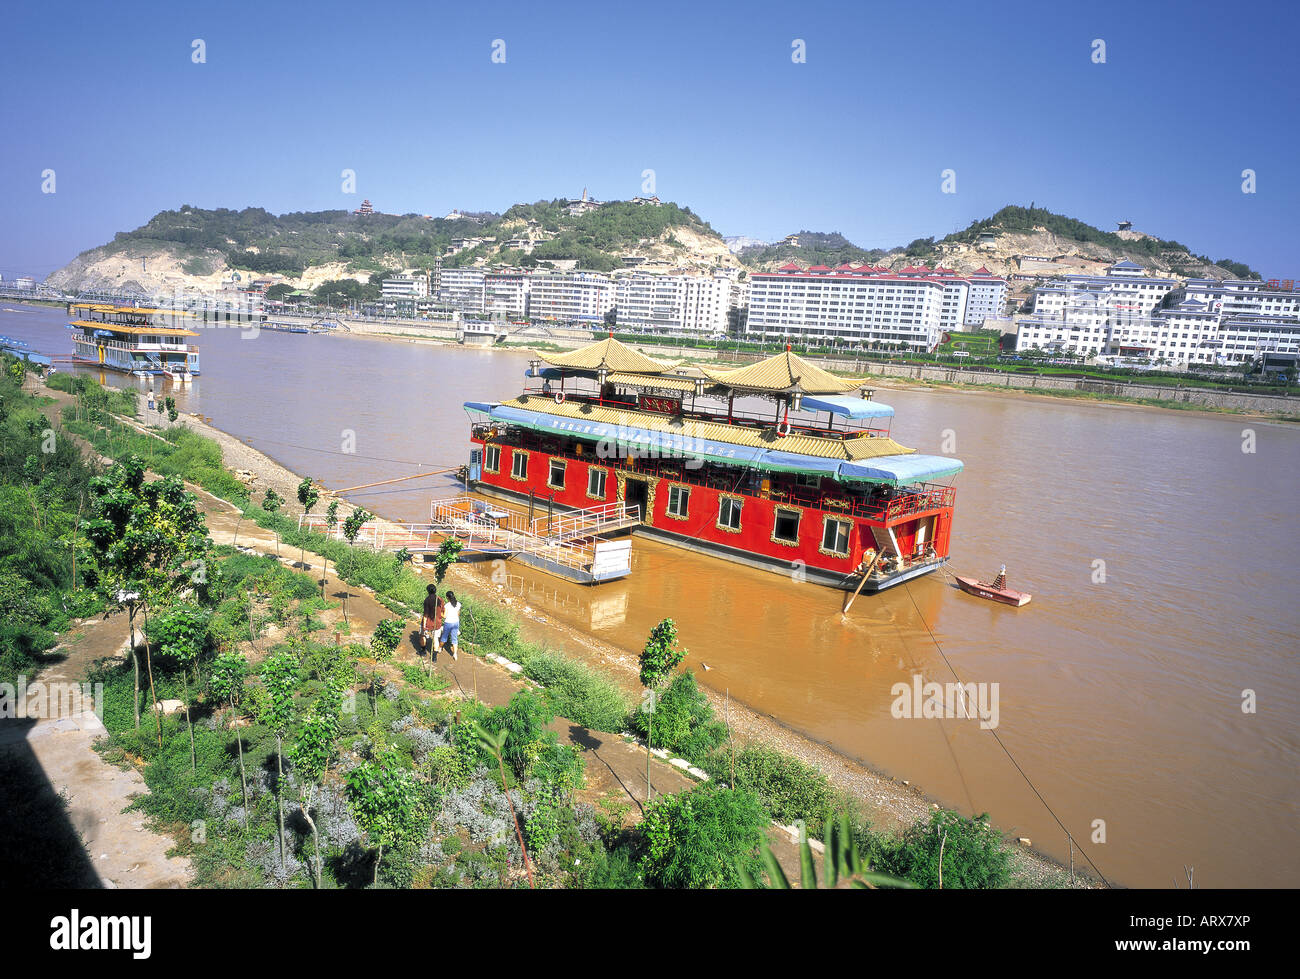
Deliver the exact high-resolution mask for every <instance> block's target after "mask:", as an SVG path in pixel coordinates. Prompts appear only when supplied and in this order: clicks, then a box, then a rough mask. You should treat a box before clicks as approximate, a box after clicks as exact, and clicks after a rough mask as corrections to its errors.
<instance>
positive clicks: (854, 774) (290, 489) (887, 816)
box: [178, 416, 1094, 887]
mask: <svg viewBox="0 0 1300 979" xmlns="http://www.w3.org/2000/svg"><path fill="white" fill-rule="evenodd" d="M178 424H182V425H184V426H186V427H187V428H190V429H191V430H192V431H194V432H195V433H196V434H199V435H202V436H204V437H206V438H209V439H211V440H213V441H214V442H216V443H217V445H218V446H219V447H220V448H221V450H222V456H223V460H224V463H225V465H226V467H227V468H228V469H231V470H244V471H246V472H249V473H252V474H254V475H255V477H256V478H255V480H254V481H253V482H252V483H251V489H252V491H253V492H254V493H256V494H257V495H259V496H260V495H261V494H262V493H263V492H265V490H266V489H267V488H271V489H274V490H275V492H276V493H277V494H279V495H280V496H282V497H284V498H285V499H287V500H289V501H292V500H294V499H295V496H296V492H297V486H298V484H299V483H300V482H301V481H302V478H303V477H302V476H301V475H300V474H298V473H295V472H293V471H291V470H290V469H288V468H287V467H286V466H284V465H282V464H281V463H279V462H277V461H276V460H275V459H274V458H272V457H271V456H269V455H267V454H266V453H263V452H261V451H260V450H258V449H256V448H254V447H253V446H251V445H249V444H248V443H246V442H244V441H243V440H241V439H239V438H237V437H235V436H233V435H231V434H229V433H227V432H225V431H222V430H221V429H219V428H217V427H216V426H214V425H212V424H209V423H208V422H207V421H205V420H203V419H201V418H197V417H193V416H182V417H181V419H180V420H179V421H178ZM352 508H353V504H350V503H348V502H346V501H344V502H343V503H342V505H341V509H342V510H343V511H344V512H345V513H346V512H348V511H349V510H350V509H352ZM367 508H368V509H374V510H375V512H376V514H377V516H378V517H380V518H384V514H383V513H382V512H381V511H382V507H379V508H372V507H369V506H368V507H367ZM447 583H448V584H449V585H451V586H452V587H453V588H455V589H456V590H457V591H461V592H463V593H466V594H469V595H471V596H473V597H474V598H476V599H478V600H479V601H486V602H491V603H492V604H495V605H497V606H499V607H500V608H501V609H502V611H504V612H505V613H506V614H507V615H509V616H511V617H512V618H514V619H515V620H516V621H517V623H518V624H519V627H520V634H521V636H522V637H523V638H524V639H525V640H527V641H531V642H536V643H544V644H547V645H548V646H550V647H552V648H555V649H557V650H558V651H560V652H562V653H564V654H566V655H569V656H571V657H573V658H575V659H578V660H580V661H582V662H584V663H586V664H588V665H589V666H592V667H595V668H596V669H598V670H601V671H602V672H605V673H606V674H607V675H610V676H611V678H613V679H615V680H616V681H617V682H618V683H619V684H620V685H621V686H623V687H624V688H625V689H626V690H628V691H635V690H637V689H638V687H637V679H636V677H637V671H638V654H637V651H635V650H631V649H626V648H623V647H620V646H618V645H615V644H612V643H609V642H607V641H604V640H602V639H600V638H598V637H596V636H593V635H591V634H589V633H587V632H585V631H583V630H581V629H578V628H576V627H574V626H573V625H571V624H569V623H567V622H564V621H562V620H560V619H558V618H555V617H553V616H548V615H545V614H543V613H541V612H540V611H538V610H535V609H533V608H532V607H530V606H529V605H528V604H527V603H526V602H525V601H524V600H523V599H521V598H518V597H515V596H513V595H511V594H510V593H509V592H507V591H506V590H505V589H503V588H502V587H501V586H499V585H497V586H495V587H494V586H492V585H491V584H490V583H486V582H485V579H484V578H482V577H481V576H480V575H478V574H476V573H475V572H474V571H472V570H470V569H469V568H467V567H466V566H463V565H453V566H452V568H451V569H450V571H449V573H448V576H447ZM707 657H708V652H707V651H706V650H705V651H701V650H696V652H695V655H694V656H693V657H692V659H690V660H688V661H687V666H688V668H693V669H696V670H697V671H698V670H699V668H700V663H701V661H707ZM702 689H703V690H704V691H705V693H706V695H707V696H708V697H709V700H710V702H711V703H712V705H713V708H714V710H715V712H716V714H717V716H718V717H719V718H726V719H727V720H728V722H729V724H730V727H731V729H732V732H733V737H734V738H735V739H736V741H737V744H738V746H743V745H744V744H747V743H753V744H761V745H764V746H767V747H771V748H775V749H777V750H779V751H781V752H783V753H785V754H787V755H790V756H792V757H794V758H797V759H798V760H800V761H802V762H804V763H806V764H808V765H811V766H812V767H814V768H816V769H817V770H818V771H820V772H822V773H823V774H824V775H826V776H827V778H828V779H829V780H830V782H831V784H832V785H833V786H834V787H835V788H836V789H838V790H840V791H842V792H844V793H846V794H847V795H849V796H851V797H852V798H854V799H856V800H857V801H858V802H859V803H860V804H861V805H862V806H863V808H864V812H865V813H866V815H867V816H868V817H869V819H870V821H871V823H872V825H873V826H874V827H875V828H877V829H880V830H886V831H888V830H895V829H902V828H904V827H906V826H908V825H910V824H912V823H914V822H916V821H917V820H918V819H924V818H927V817H928V815H929V813H931V812H933V811H935V810H936V809H938V808H939V803H938V802H937V801H935V800H934V799H931V798H930V797H928V796H927V795H926V794H925V793H924V791H923V790H922V788H921V787H920V786H917V785H912V784H910V783H909V781H905V780H901V779H898V778H894V777H891V776H889V775H887V774H885V773H883V772H881V771H879V770H876V769H874V768H873V767H871V765H870V764H868V763H865V762H863V761H861V760H858V759H854V758H851V757H848V756H847V755H844V754H842V753H840V752H838V751H836V750H835V749H834V748H832V747H830V746H829V745H827V744H824V743H822V742H820V741H818V740H816V739H813V738H810V737H808V736H807V735H805V734H803V733H801V732H798V731H796V730H794V729H792V728H791V727H789V726H788V725H786V724H784V723H782V721H781V720H780V719H779V718H777V717H774V716H772V715H771V714H766V713H763V712H761V711H758V710H755V709H753V708H751V707H750V706H749V705H747V704H745V703H742V702H740V701H738V700H736V699H732V698H729V697H727V696H719V695H718V694H717V693H716V692H715V691H712V690H709V689H708V688H707V687H702ZM1012 852H1013V854H1014V862H1015V869H1014V877H1013V879H1014V883H1015V886H1020V887H1062V886H1069V874H1068V871H1067V870H1066V869H1065V868H1064V867H1062V866H1061V865H1060V864H1059V863H1058V862H1056V861H1054V860H1052V859H1051V858H1050V857H1048V856H1046V855H1044V854H1041V853H1039V852H1037V851H1035V850H1033V849H1032V848H1031V847H1030V846H1027V845H1023V844H1014V845H1012ZM1075 878H1076V886H1094V885H1093V882H1091V881H1089V880H1088V879H1087V878H1086V877H1085V876H1084V875H1083V874H1081V873H1080V872H1079V871H1078V869H1077V868H1076V872H1075Z"/></svg>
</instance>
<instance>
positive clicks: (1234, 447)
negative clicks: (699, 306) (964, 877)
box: [0, 311, 1300, 886]
mask: <svg viewBox="0 0 1300 979" xmlns="http://www.w3.org/2000/svg"><path fill="white" fill-rule="evenodd" d="M63 320H64V317H63V316H62V314H61V313H59V312H57V311H39V312H36V313H32V314H24V315H22V316H17V315H9V316H4V317H3V319H2V320H0V322H3V326H2V327H0V332H4V333H8V334H9V335H16V336H20V337H22V338H23V339H29V340H30V339H31V338H32V337H39V338H40V340H41V343H44V344H45V345H46V346H55V347H59V345H62V347H59V349H58V350H57V351H55V352H63V353H66V352H67V350H66V348H67V347H70V344H69V343H68V342H67V339H66V333H63V332H62V331H61V325H62V323H63ZM24 329H28V333H29V334H30V335H24V333H23V332H22V331H23V330H24ZM199 342H200V344H201V345H202V347H203V367H204V374H203V376H202V377H201V378H199V379H198V381H197V382H196V383H195V385H194V387H193V388H192V389H191V390H182V391H176V392H170V393H172V394H173V395H174V396H175V397H176V400H177V403H178V406H179V407H180V408H181V409H182V410H187V411H198V412H201V413H202V414H204V415H209V416H211V417H212V419H213V422H214V423H215V424H216V425H218V426H219V427H221V428H224V429H226V430H227V431H230V432H232V433H234V434H236V435H239V436H240V437H242V438H245V439H247V440H248V441H249V442H250V443H251V444H253V445H255V446H257V447H258V448H260V449H262V450H263V451H265V452H266V453H267V454H269V455H271V456H273V457H274V458H276V459H277V460H279V461H280V462H282V463H284V464H285V465H287V466H289V467H290V468H291V469H293V470H295V471H297V472H300V473H304V474H310V475H312V476H314V477H317V478H319V479H321V480H322V481H323V482H324V483H325V484H326V485H329V486H334V487H341V486H350V485H356V484H360V483H366V482H370V481H373V480H380V479H386V478H391V477H394V476H404V475H409V474H411V473H414V472H418V471H420V469H421V468H425V469H436V468H442V467H446V466H454V465H457V464H459V463H461V462H463V461H465V459H466V457H467V450H468V422H467V419H466V417H465V415H464V413H463V411H462V409H461V407H460V405H461V402H463V401H465V400H490V399H493V398H500V397H506V396H509V395H512V394H513V393H515V392H516V391H517V389H518V388H519V385H520V383H521V381H522V373H523V370H524V368H525V366H526V361H527V357H526V355H524V354H522V353H517V352H489V351H482V350H465V349H460V348H442V347H431V346H419V345H414V344H408V343H394V342H384V341H378V340H360V339H345V338H340V337H327V336H316V337H314V336H300V335H292V334H275V333H263V334H261V335H260V336H259V337H258V339H257V340H255V341H241V340H240V339H239V334H238V333H236V332H234V331H215V332H213V333H211V334H208V335H204V336H201V337H200V338H199ZM33 346H35V347H36V348H37V349H40V350H41V352H51V351H49V350H47V349H42V348H41V346H40V345H39V344H37V343H34V344H33ZM113 380H114V382H115V383H137V382H131V381H123V380H122V379H120V378H114V379H113ZM145 383H147V382H145ZM878 398H879V399H880V400H883V401H886V402H888V403H891V404H893V405H895V407H896V408H897V409H898V417H897V419H896V421H895V424H894V428H893V434H894V437H895V438H897V439H898V440H899V441H901V442H903V443H904V444H907V445H913V446H916V447H917V448H918V449H920V450H921V451H931V452H933V451H937V449H938V445H939V441H940V437H941V434H940V433H942V432H943V431H944V430H945V429H952V430H953V432H954V433H955V435H956V441H957V445H956V449H955V451H954V452H953V453H952V454H954V455H956V456H958V457H960V458H961V459H963V460H964V461H965V463H966V471H965V473H963V474H962V475H961V476H960V477H959V478H958V480H957V483H956V485H957V488H958V493H957V516H956V525H955V528H954V538H953V561H952V564H953V568H954V569H955V570H958V571H961V572H963V573H978V574H992V573H993V572H994V571H996V569H997V566H998V565H999V564H1001V563H1003V562H1005V563H1006V564H1007V567H1008V571H1009V575H1010V584H1011V586H1012V587H1015V588H1021V589H1023V590H1026V591H1031V592H1033V593H1034V601H1033V603H1032V604H1031V605H1029V606H1026V607H1025V608H1023V609H1013V608H1007V607H1004V606H999V605H994V604H991V603H987V602H982V601H980V600H979V599H976V598H972V597H971V596H968V595H964V594H962V593H960V592H959V591H957V590H956V588H955V587H953V586H952V583H951V581H950V580H949V579H948V578H946V577H943V576H939V575H932V576H930V577H929V578H926V579H922V580H919V581H915V582H912V583H909V584H908V585H907V586H905V587H898V588H895V589H892V590H890V591H887V592H885V593H884V594H882V595H879V596H875V597H872V596H867V595H864V596H862V597H860V598H859V599H858V600H857V602H856V603H855V604H854V606H853V609H852V611H851V613H850V614H849V615H848V616H847V617H844V616H841V615H840V612H839V609H840V606H841V604H842V599H843V596H842V595H841V594H839V593H836V592H832V591H830V590H828V589H824V588H820V587H817V586H813V585H807V584H796V583H794V582H793V581H791V580H789V579H787V578H784V577H782V576H780V575H776V574H772V573H769V572H763V571H758V570H756V569H751V568H745V567H740V566H737V565H732V564H728V563H725V562H721V561H718V560H715V559H712V558H708V557H704V556H702V555H696V554H692V553H690V552H687V551H683V550H680V549H677V548H673V547H671V546H670V545H667V544H664V543H661V542H658V541H651V540H647V539H645V538H637V539H636V543H635V545H634V548H633V559H634V565H633V566H634V571H633V574H632V575H631V577H629V578H627V579H624V580H621V581H616V582H610V583H607V584H604V585H600V586H598V587H596V588H584V587H581V586H577V585H573V584H570V583H568V582H565V581H562V580H559V579H555V578H552V577H550V576H548V575H545V574H542V573H539V572H536V571H533V570H532V569H529V568H525V567H522V566H517V565H514V564H509V565H507V566H506V568H505V571H506V572H507V573H508V574H509V575H510V576H511V578H510V579H509V587H510V588H511V589H512V590H515V592H516V594H518V595H519V596H520V598H521V599H522V600H523V601H524V602H525V603H526V604H528V605H530V606H532V607H533V608H534V609H537V610H539V611H544V612H545V613H546V614H548V615H551V616H555V617H558V618H561V619H563V620H565V621H567V622H570V623H573V624H576V625H578V626H580V627H582V628H584V629H587V630H590V631H591V632H592V633H594V634H596V635H598V636H599V637H601V638H602V639H605V640H608V641H610V642H613V643H616V644H618V645H620V646H622V647H624V648H626V649H629V650H638V649H640V647H641V645H642V644H643V642H644V639H645V636H646V634H647V633H648V632H649V630H650V628H651V627H652V626H653V625H654V624H655V623H656V622H657V621H658V620H659V619H661V618H664V617H671V618H673V619H674V620H676V622H677V624H678V627H679V629H680V632H681V636H682V642H683V645H685V646H686V647H688V648H689V649H690V652H691V655H690V658H689V660H688V663H690V664H694V665H695V666H697V667H698V665H699V664H700V663H701V662H707V663H708V665H709V667H710V669H709V670H708V671H707V672H700V673H699V674H698V676H699V678H700V680H701V682H703V683H705V684H708V685H709V686H711V687H713V688H715V689H717V690H718V691H724V690H726V691H729V692H730V695H731V696H732V697H733V698H735V699H738V700H740V701H742V702H744V703H747V704H749V705H750V706H752V707H754V708H756V709H758V710H760V711H762V712H764V713H768V714H771V715H773V716H775V717H777V718H779V719H780V720H781V721H783V722H784V723H786V724H788V725H789V726H790V727H792V728H794V729H796V730H799V731H802V732H805V733H806V734H808V735H809V736H811V737H813V738H816V739H817V740H819V741H823V742H825V743H828V744H830V745H832V746H833V747H835V748H836V749H838V750H839V751H842V752H843V753H845V754H847V755H850V756H852V757H855V758H858V759H861V760H865V761H868V762H870V763H871V764H873V765H875V766H877V767H879V768H881V769H883V770H885V771H887V772H889V773H891V774H894V775H897V776H899V777H903V778H907V779H910V780H911V781H912V783H913V784H914V785H917V786H919V787H921V788H922V789H923V790H924V791H926V792H927V793H929V794H931V795H933V796H935V797H936V798H939V799H942V800H943V801H945V802H946V803H948V804H951V805H954V806H957V807H959V808H961V809H964V810H966V811H969V812H983V811H988V812H990V813H991V814H992V816H993V818H994V820H995V821H996V822H997V824H998V825H999V826H1000V827H1001V828H1003V829H1004V830H1007V831H1009V832H1011V833H1012V834H1013V835H1015V836H1027V837H1030V838H1032V839H1033V841H1034V844H1035V845H1036V846H1038V847H1041V848H1043V849H1045V850H1047V851H1048V852H1050V853H1052V854H1054V855H1057V856H1059V857H1061V858H1064V857H1065V855H1066V853H1067V847H1066V842H1065V834H1064V832H1063V831H1062V830H1061V829H1060V828H1059V827H1058V826H1057V825H1056V824H1055V822H1054V821H1053V820H1052V819H1051V817H1050V816H1049V815H1048V814H1047V813H1046V812H1045V811H1044V809H1043V806H1042V804H1041V803H1040V802H1039V801H1038V800H1037V799H1036V798H1035V796H1034V794H1033V793H1032V792H1031V791H1030V790H1029V788H1028V787H1027V786H1026V784H1025V782H1024V781H1023V779H1022V778H1021V777H1020V775H1019V774H1018V773H1017V772H1016V770H1015V768H1014V767H1013V766H1012V765H1011V763H1010V762H1009V761H1008V760H1007V758H1006V756H1005V755H1004V754H1003V752H1002V750H1001V749H1000V748H999V746H998V744H997V742H996V741H995V740H994V739H993V738H992V737H991V736H990V735H989V733H988V732H987V731H981V730H980V729H979V726H978V723H977V722H975V721H971V720H959V719H958V720H944V721H935V720H896V719H894V718H893V717H892V716H891V714H890V710H889V708H890V703H891V700H892V697H891V694H890V687H891V686H892V685H893V684H894V683H897V682H900V681H903V682H910V679H911V677H912V676H913V675H914V674H916V673H919V674H921V675H922V676H923V677H924V678H925V679H927V680H929V679H934V680H937V681H940V682H944V681H947V680H950V679H952V677H951V674H950V672H949V670H948V663H947V662H945V660H944V658H943V657H942V656H941V655H940V653H939V650H938V648H937V647H936V644H935V641H936V640H937V642H938V644H940V645H941V646H942V649H943V651H944V653H946V655H947V661H948V662H950V663H951V664H952V666H953V667H954V668H955V669H956V670H957V672H958V673H959V674H960V676H961V678H962V679H963V680H966V681H970V682H983V683H997V684H999V689H1000V721H1001V723H1000V726H999V728H998V732H997V733H998V735H999V736H1000V737H1001V739H1002V741H1003V742H1004V743H1005V744H1006V746H1007V748H1008V749H1009V750H1010V751H1011V752H1012V753H1013V754H1014V756H1015V758H1016V760H1017V761H1018V762H1019V763H1020V764H1021V765H1022V766H1023V767H1024V769H1025V771H1026V772H1028V773H1029V775H1030V777H1031V778H1032V779H1033V780H1034V783H1035V785H1036V786H1037V787H1038V789H1039V790H1040V791H1041V792H1042V793H1043V795H1044V796H1045V797H1046V798H1047V799H1048V800H1049V801H1050V802H1051V804H1052V806H1053V808H1054V809H1055V811H1056V812H1057V813H1058V814H1059V815H1060V816H1061V817H1062V819H1063V820H1064V821H1065V822H1066V824H1067V826H1068V827H1069V830H1070V832H1071V833H1072V834H1073V835H1074V837H1075V838H1076V839H1077V840H1083V841H1085V843H1087V841H1088V840H1090V839H1091V838H1092V837H1093V834H1094V821H1096V820H1104V821H1105V827H1106V840H1107V842H1106V843H1105V844H1103V845H1091V844H1089V845H1088V848H1089V852H1090V854H1091V855H1092V857H1093V859H1094V860H1095V861H1096V862H1097V864H1098V866H1100V867H1101V869H1102V870H1103V871H1104V872H1105V873H1106V874H1107V875H1109V876H1111V877H1113V878H1114V879H1116V880H1118V881H1121V882H1124V883H1127V884H1130V885H1139V886H1140V885H1148V886H1167V885H1168V884H1169V882H1170V880H1171V879H1172V876H1173V875H1175V874H1181V873H1182V867H1183V866H1184V865H1191V866H1194V867H1195V868H1196V878H1197V880H1198V881H1199V882H1202V883H1203V884H1204V885H1206V886H1226V885H1244V886H1279V885H1294V884H1295V883H1296V870H1297V862H1298V861H1300V858H1298V857H1297V849H1298V848H1297V847H1296V845H1295V843H1296V835H1295V829H1294V827H1295V823H1296V816H1297V808H1298V806H1297V802H1298V801H1300V794H1298V793H1297V788H1296V779H1295V774H1294V773H1295V771H1296V764H1297V759H1300V736H1298V735H1297V729H1296V721H1295V718H1296V717H1297V715H1298V713H1300V683H1298V682H1297V677H1296V670H1295V667H1294V665H1293V659H1292V657H1293V654H1294V652H1295V650H1296V647H1297V636H1300V624H1298V623H1300V613H1297V610H1296V603H1295V600H1294V593H1295V588H1294V585H1293V583H1292V568H1293V566H1294V553H1295V548H1296V545H1297V542H1300V533H1298V532H1297V531H1300V526H1298V524H1300V517H1298V516H1297V511H1296V508H1295V506H1294V502H1293V492H1292V489H1291V487H1292V482H1293V479H1294V476H1295V473H1296V472H1297V471H1300V431H1297V430H1296V429H1295V428H1294V427H1292V426H1287V425H1281V424H1273V423H1269V422H1261V421H1258V420H1249V421H1244V420H1242V419H1240V418H1233V417H1230V416H1197V415H1191V414H1184V413H1179V412H1166V411H1151V410H1146V409H1136V408H1130V407H1123V406H1104V405H1096V404H1090V403H1084V402H1078V401H1066V400H1062V401H1051V400H1038V399H1025V398H1019V397H1016V396H1012V395H1007V396H1001V395H991V394H981V395H975V394H958V393H952V392H943V391H922V390H915V389H912V390H901V391H882V392H880V393H879V394H878ZM1243 428H1252V429H1254V431H1255V433H1256V442H1257V451H1256V452H1255V453H1253V454H1246V453H1243V452H1242V450H1241V446H1242V430H1243ZM348 433H352V434H353V436H354V437H355V452H354V453H352V454H347V453H345V452H344V451H343V446H344V443H345V440H346V438H347V437H348ZM456 490H457V487H456V486H455V485H454V484H453V483H452V482H451V481H450V480H449V479H448V478H447V477H444V476H431V477H429V478H428V479H427V480H425V479H419V480H413V481H411V482H407V483H399V484H396V485H395V486H389V487H378V488H376V490H374V491H369V492H364V493H357V494H355V497H354V498H355V500H356V502H359V503H364V504H365V505H366V506H367V507H369V508H370V509H372V510H377V511H379V512H381V513H383V514H385V515H386V516H391V517H396V518H404V519H408V520H420V519H426V514H427V512H428V503H429V499H430V498H431V497H433V496H437V495H444V496H445V495H450V494H452V493H454V492H456ZM483 570H484V573H485V574H488V573H490V568H484V569H483ZM931 633H933V639H932V638H931ZM1247 689H1250V690H1254V691H1255V692H1256V695H1257V697H1258V700H1259V705H1260V707H1259V711H1258V713H1255V714H1243V713H1242V710H1241V706H1240V705H1241V700H1242V696H1243V691H1244V690H1247ZM1076 859H1077V857H1076Z"/></svg>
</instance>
